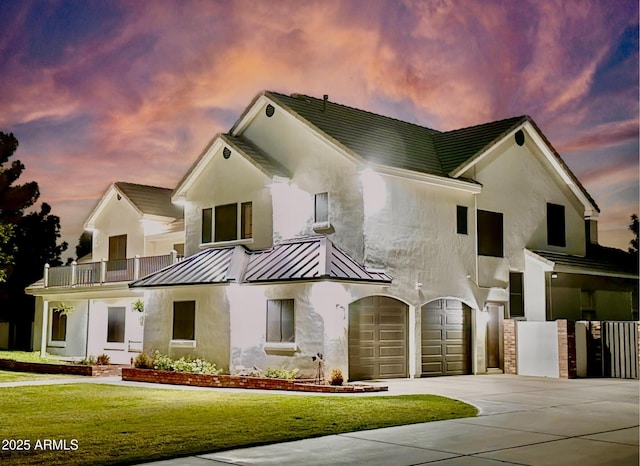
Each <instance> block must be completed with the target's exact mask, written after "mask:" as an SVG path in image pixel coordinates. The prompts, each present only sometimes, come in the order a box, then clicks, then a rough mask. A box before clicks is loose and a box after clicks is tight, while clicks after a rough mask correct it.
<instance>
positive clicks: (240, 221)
mask: <svg viewBox="0 0 640 466" xmlns="http://www.w3.org/2000/svg"><path fill="white" fill-rule="evenodd" d="M230 205H235V206H236V219H235V220H236V222H235V223H236V237H235V239H229V240H218V239H216V208H218V207H225V206H230ZM248 206H250V207H249V210H250V211H251V219H250V220H251V236H250V237H245V236H246V235H245V232H244V228H245V226H246V221H247V219H246V213H245V212H246V210H245V209H246V208H247V207H248ZM205 211H210V212H211V236H210V237H208V238H205V237H204V235H203V234H202V232H203V231H204V212H205ZM202 212H203V221H202V225H201V236H200V247H201V248H210V247H215V246H234V245H239V244H252V243H253V234H254V228H253V201H244V202H236V203H233V202H230V203H228V204H218V205H215V206H213V207H207V208H203V209H202ZM206 239H208V240H209V241H205V240H206Z"/></svg>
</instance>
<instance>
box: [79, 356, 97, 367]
mask: <svg viewBox="0 0 640 466" xmlns="http://www.w3.org/2000/svg"><path fill="white" fill-rule="evenodd" d="M96 362H97V360H96V357H95V356H89V357H87V358H82V359H81V360H80V362H78V364H81V365H83V366H95V364H96Z"/></svg>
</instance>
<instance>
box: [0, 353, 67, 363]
mask: <svg viewBox="0 0 640 466" xmlns="http://www.w3.org/2000/svg"><path fill="white" fill-rule="evenodd" d="M0 359H11V360H13V361H20V362H45V363H48V364H68V362H67V361H63V360H61V359H59V358H57V357H56V356H52V355H50V354H47V355H46V357H44V358H41V357H40V351H0Z"/></svg>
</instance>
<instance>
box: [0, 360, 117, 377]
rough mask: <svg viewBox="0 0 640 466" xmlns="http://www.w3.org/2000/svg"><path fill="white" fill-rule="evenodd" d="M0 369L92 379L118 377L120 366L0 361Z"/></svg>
mask: <svg viewBox="0 0 640 466" xmlns="http://www.w3.org/2000/svg"><path fill="white" fill-rule="evenodd" d="M0 369H6V370H9V371H16V372H37V373H40V374H73V375H86V376H92V377H98V376H111V375H120V372H121V370H122V366H114V365H109V366H84V365H81V364H47V363H42V362H22V361H14V360H12V359H0Z"/></svg>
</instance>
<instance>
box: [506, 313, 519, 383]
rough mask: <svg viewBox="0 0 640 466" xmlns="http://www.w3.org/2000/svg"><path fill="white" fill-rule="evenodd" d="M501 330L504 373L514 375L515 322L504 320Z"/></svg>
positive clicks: (515, 350)
mask: <svg viewBox="0 0 640 466" xmlns="http://www.w3.org/2000/svg"><path fill="white" fill-rule="evenodd" d="M502 328H503V337H504V338H503V340H504V373H505V374H511V375H516V374H517V373H518V346H517V343H518V342H517V336H516V321H515V320H512V319H505V320H504V321H503V326H502Z"/></svg>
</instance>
